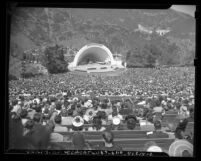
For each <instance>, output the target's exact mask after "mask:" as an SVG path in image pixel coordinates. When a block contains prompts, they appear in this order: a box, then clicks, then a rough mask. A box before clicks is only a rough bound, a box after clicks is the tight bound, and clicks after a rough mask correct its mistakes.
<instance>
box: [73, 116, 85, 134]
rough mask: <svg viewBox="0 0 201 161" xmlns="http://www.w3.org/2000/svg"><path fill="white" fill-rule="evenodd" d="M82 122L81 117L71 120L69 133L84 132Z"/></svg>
mask: <svg viewBox="0 0 201 161" xmlns="http://www.w3.org/2000/svg"><path fill="white" fill-rule="evenodd" d="M83 125H84V120H83V118H82V117H81V116H75V117H74V119H73V120H72V129H70V131H84V129H83Z"/></svg>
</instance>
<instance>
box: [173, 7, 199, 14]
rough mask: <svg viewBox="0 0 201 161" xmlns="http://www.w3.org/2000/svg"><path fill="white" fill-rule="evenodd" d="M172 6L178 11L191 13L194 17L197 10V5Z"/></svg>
mask: <svg viewBox="0 0 201 161" xmlns="http://www.w3.org/2000/svg"><path fill="white" fill-rule="evenodd" d="M171 8H172V9H174V10H176V11H180V12H184V13H187V14H189V15H191V16H192V17H194V12H195V10H196V6H195V5H172V7H171Z"/></svg>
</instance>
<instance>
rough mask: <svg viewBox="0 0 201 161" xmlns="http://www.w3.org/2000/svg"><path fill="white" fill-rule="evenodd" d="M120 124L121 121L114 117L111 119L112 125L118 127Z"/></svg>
mask: <svg viewBox="0 0 201 161" xmlns="http://www.w3.org/2000/svg"><path fill="white" fill-rule="evenodd" d="M120 122H121V120H120V119H119V118H118V117H114V118H113V119H112V123H113V124H114V125H119V124H120Z"/></svg>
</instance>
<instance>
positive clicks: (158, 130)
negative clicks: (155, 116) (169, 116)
mask: <svg viewBox="0 0 201 161" xmlns="http://www.w3.org/2000/svg"><path fill="white" fill-rule="evenodd" d="M154 128H155V131H152V132H148V133H147V137H148V138H169V135H168V134H166V133H164V132H163V131H162V130H161V121H160V120H156V121H155V122H154Z"/></svg>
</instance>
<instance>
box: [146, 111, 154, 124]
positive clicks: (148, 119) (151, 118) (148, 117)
mask: <svg viewBox="0 0 201 161" xmlns="http://www.w3.org/2000/svg"><path fill="white" fill-rule="evenodd" d="M146 118H147V121H149V122H151V123H153V120H154V118H153V114H152V113H148V114H147V116H146Z"/></svg>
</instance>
